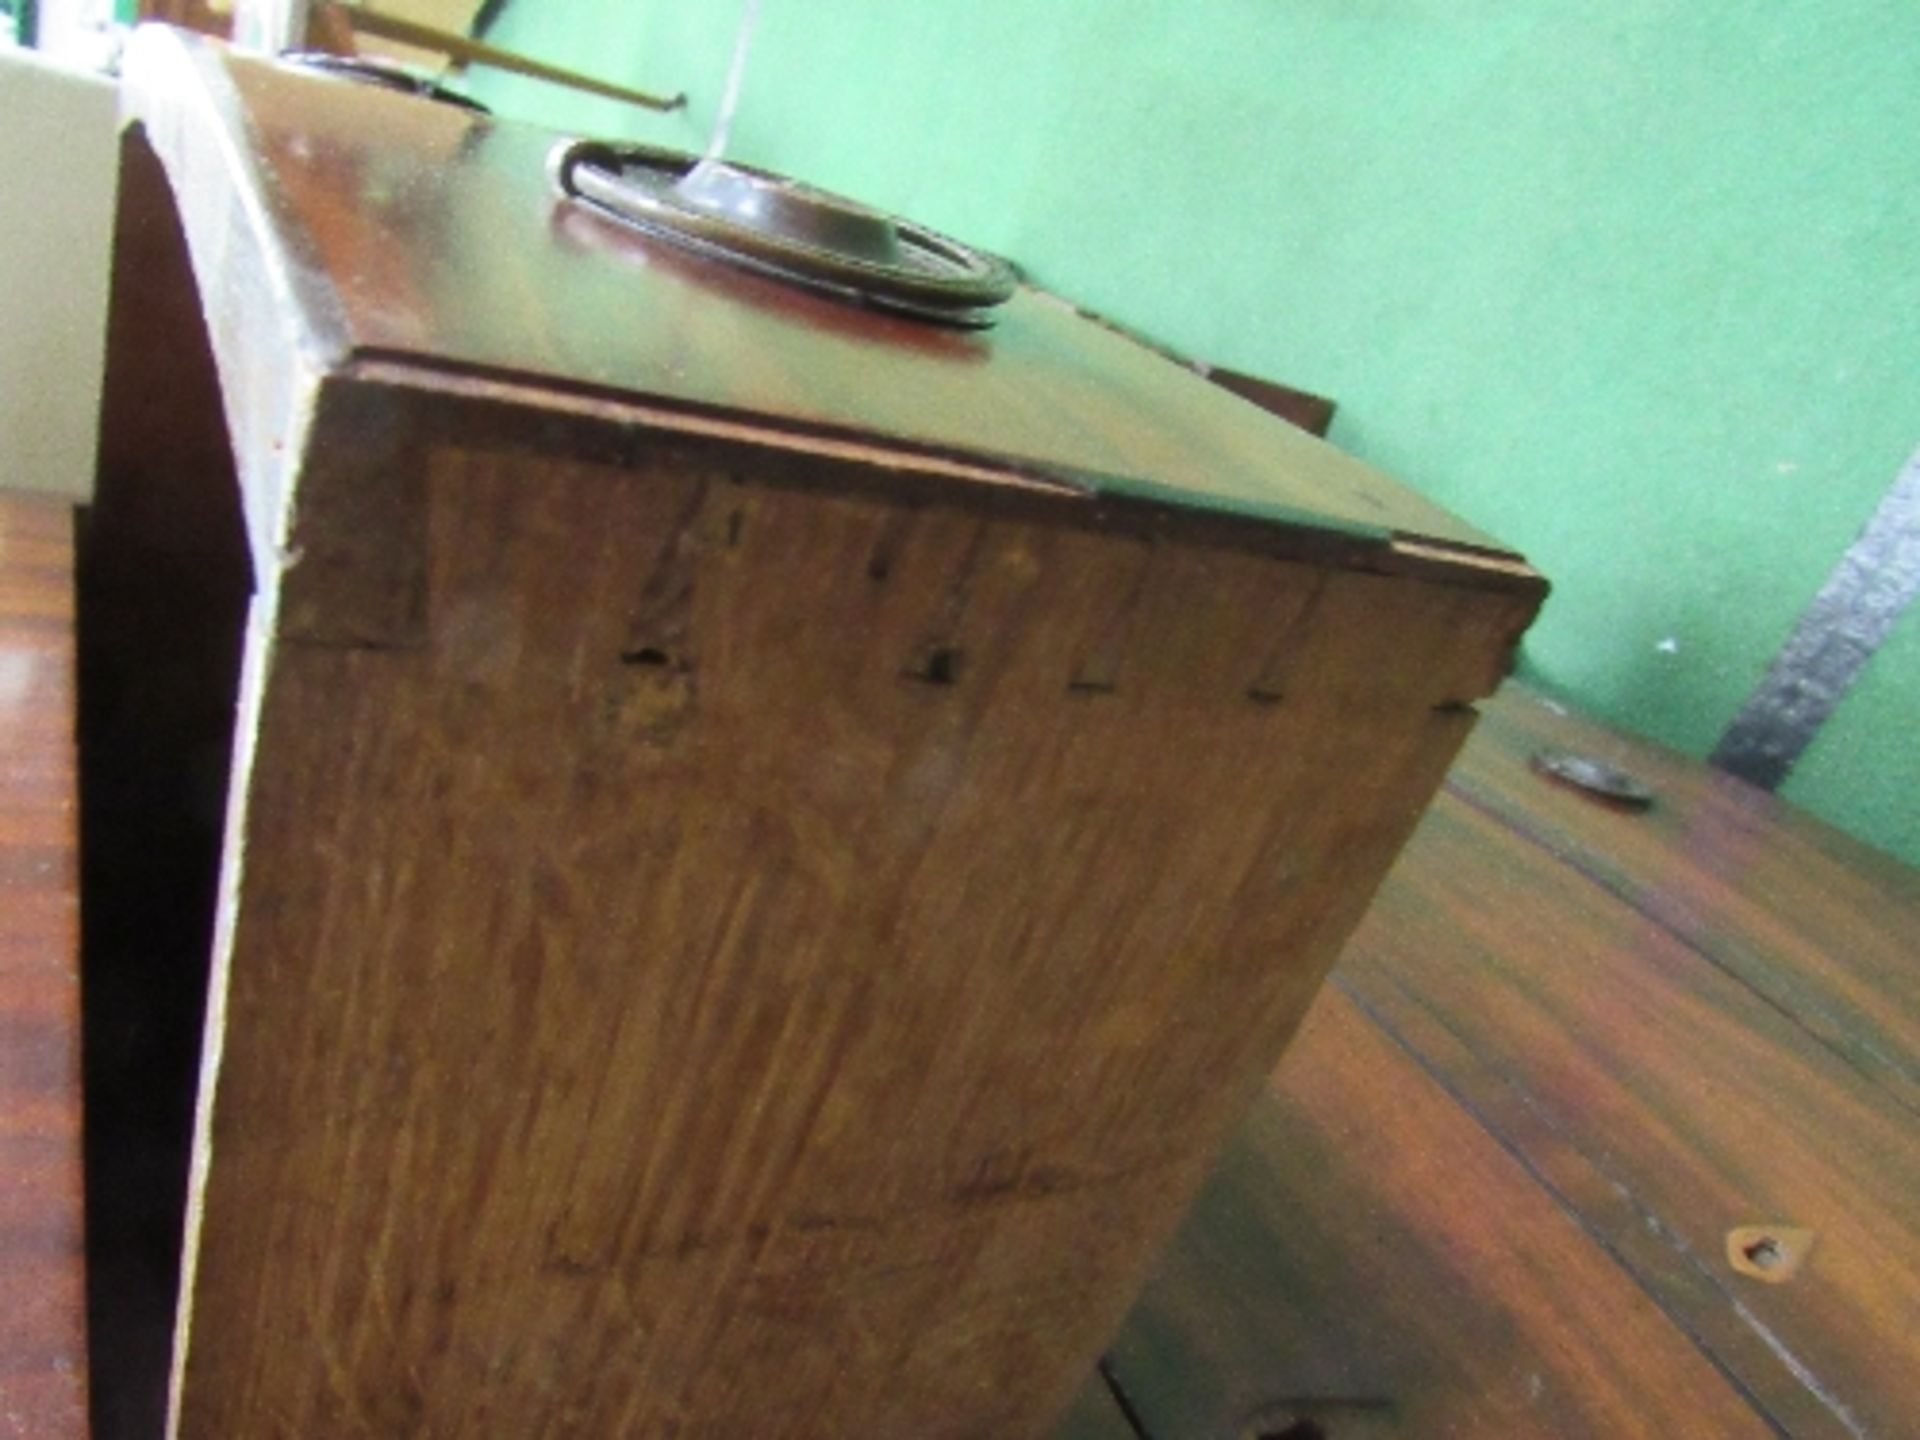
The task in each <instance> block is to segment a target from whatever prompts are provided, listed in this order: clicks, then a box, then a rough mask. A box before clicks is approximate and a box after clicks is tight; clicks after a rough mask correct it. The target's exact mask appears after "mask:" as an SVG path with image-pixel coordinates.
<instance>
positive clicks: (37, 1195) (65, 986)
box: [0, 493, 87, 1440]
mask: <svg viewBox="0 0 1920 1440" xmlns="http://www.w3.org/2000/svg"><path fill="white" fill-rule="evenodd" d="M72 513H73V512H72V510H71V508H70V507H69V506H68V505H67V504H65V503H64V502H61V501H57V500H52V499H45V498H41V497H29V496H25V495H13V494H5V493H0V737H4V738H3V740H0V1435H7V1436H23V1437H33V1440H43V1437H44V1440H74V1437H80V1436H83V1435H85V1434H86V1431H87V1413H86V1403H87V1355H86V1324H85V1293H84V1281H83V1274H84V1271H83V1267H82V1264H81V1249H82V1240H83V1232H82V1206H81V1169H80V1156H81V1106H80V967H79V959H80V951H79V913H80V907H79V875H78V868H77V859H76V853H77V852H76V835H75V816H76V784H75V774H74V745H73V706H74V698H73V696H74V667H73V623H74V620H73V528H72V526H73V518H72Z"/></svg>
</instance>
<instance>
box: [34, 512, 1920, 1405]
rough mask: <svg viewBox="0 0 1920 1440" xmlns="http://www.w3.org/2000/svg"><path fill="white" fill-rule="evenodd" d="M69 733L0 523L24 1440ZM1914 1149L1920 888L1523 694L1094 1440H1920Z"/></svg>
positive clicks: (1833, 837) (50, 1323)
mask: <svg viewBox="0 0 1920 1440" xmlns="http://www.w3.org/2000/svg"><path fill="white" fill-rule="evenodd" d="M72 706H73V692H72V572H71V536H70V518H69V514H68V512H67V511H66V510H65V509H64V508H63V507H61V506H59V505H57V504H54V503H52V502H46V501H38V500H27V499H21V498H18V497H0V708H3V709H4V728H5V733H6V736H7V744H6V746H5V747H4V749H3V750H0V1027H4V1035H3V1036H0V1039H4V1043H0V1276H4V1279H0V1293H4V1298H5V1303H4V1304H0V1436H7V1435H12V1434H19V1435H31V1436H36V1437H40V1436H45V1437H60V1436H77V1435H80V1434H83V1433H84V1429H85V1413H84V1389H85V1373H86V1370H85V1349H84V1333H83V1329H82V1319H81V1275H80V1268H79V1263H78V1257H79V1234H80V1230H79V1225H80V1221H79V1216H80V1199H79V1197H80V1186H79V1091H78V1079H77V1077H78V1070H77V1063H76V1061H77V1048H78V1047H77V1038H76V1037H77V1034H78V1009H77V1004H78V985H77V978H76V975H75V969H74V964H73V956H74V953H75V952H74V946H75V916H76V908H75V899H74V875H75V868H74V820H73V815H74V811H73V788H74V771H73V754H72V741H71V735H72V720H71V717H72ZM1543 746H1551V747H1556V748H1562V749H1572V750H1576V751H1581V752H1584V753H1588V754H1593V755H1597V756H1599V757H1601V758H1604V759H1607V760H1610V761H1613V762H1615V763H1618V764H1622V765H1625V766H1626V767H1627V768H1629V769H1631V770H1632V771H1633V772H1634V773H1635V774H1637V775H1638V776H1639V777H1640V778H1641V779H1642V780H1644V781H1646V782H1648V783H1649V784H1651V785H1652V786H1653V787H1654V788H1655V790H1656V791H1657V793H1658V798H1657V800H1656V802H1655V804H1654V806H1653V808H1652V809H1651V810H1648V811H1646V812H1644V813H1632V812H1628V811H1622V810H1617V809H1613V808H1610V807H1608V806H1606V805H1604V804H1601V803H1599V802H1596V801H1594V800H1591V799H1589V798H1587V797H1585V796H1583V795H1581V794H1579V793H1576V792H1574V791H1573V790H1571V789H1568V788H1566V787H1565V786H1563V785H1561V784H1559V783H1557V782H1553V781H1549V780H1546V779H1544V778H1543V777H1541V776H1540V775H1538V774H1536V773H1535V772H1534V771H1533V770H1532V769H1531V768H1530V766H1529V763H1528V762H1529V757H1530V756H1531V755H1532V754H1533V753H1534V752H1535V751H1536V750H1537V749H1539V748H1541V747H1543ZM1917 1115H1920V875H1916V873H1915V872H1914V871H1912V870H1910V869H1907V868H1905V867H1902V866H1900V865H1898V864H1897V863H1895V862H1893V861H1891V860H1889V859H1887V858H1886V857H1885V856H1883V855H1880V854H1878V853H1877V852H1874V851H1871V850H1868V849H1866V848H1865V847H1863V846H1860V845H1858V844H1856V843H1855V842H1852V841H1850V840H1848V839H1847V838H1846V837H1844V836H1842V835H1840V834H1839V833H1837V832H1835V831H1833V830H1831V829H1830V828H1828V827H1826V826H1823V825H1821V824H1819V823H1818V822H1815V821H1813V820H1811V819H1809V818H1808V817H1806V816H1804V815H1801V814H1798V813H1797V812H1795V811H1793V810H1791V809H1790V808H1788V807H1786V806H1784V805H1782V804H1780V803H1779V802H1777V801H1775V800H1773V799H1772V798H1771V797H1768V796H1765V795H1763V794H1761V793H1760V792H1757V791H1754V790H1752V789H1750V788H1748V787H1747V786H1745V785H1743V784H1741V783H1740V782H1738V781H1734V780H1731V779H1727V778H1725V777H1722V776H1718V775H1716V774H1714V773H1712V772H1710V771H1708V770H1706V769H1705V768H1704V767H1702V766H1700V765H1698V764H1697V763H1695V762H1692V761H1688V760H1684V759H1682V758H1680V757H1678V756H1674V755H1672V754H1670V753H1668V752H1665V751H1662V750H1660V749H1658V748H1657V747H1654V746H1650V745H1647V744H1644V743H1641V742H1637V741H1631V740H1628V739H1625V738H1623V737H1621V736H1619V735H1617V734H1615V733H1613V732H1611V731H1608V730H1605V729H1603V728H1602V727H1599V726H1596V725H1593V724H1591V723H1589V722H1586V721H1583V720H1580V719H1578V718H1576V717H1574V716H1570V715H1566V714H1564V713H1560V712H1557V711H1556V710H1554V709H1552V708H1550V707H1548V706H1546V705H1545V704H1543V703H1542V702H1541V701H1540V700H1539V699H1538V698H1536V697H1535V696H1533V695H1531V694H1530V693H1528V692H1526V691H1525V690H1521V689H1518V688H1517V687H1509V688H1508V689H1507V691H1505V692H1504V693H1503V694H1502V696H1501V697H1500V698H1498V699H1496V700H1495V701H1493V702H1491V703H1490V704H1488V705H1487V706H1486V707H1485V719H1484V720H1483V721H1482V723H1481V725H1480V727H1479V730H1478V732H1477V733H1476V735H1475V737H1474V739H1473V740H1472V741H1471V742H1470V743H1469V745H1468V747H1467V750H1466V752H1465V754H1464V755H1463V757H1462V759H1461V761H1460V763H1459V764H1458V766H1457V767H1456V768H1455V770H1454V772H1453V774H1452V776H1451V778H1450V780H1449V782H1448V786H1447V790H1446V793H1445V794H1444V795H1443V796H1442V798H1441V800H1440V802H1439V803H1438V804H1437V805H1436V806H1435V808H1434V810H1433V811H1432V812H1431V814H1430V815H1429V816H1428V818H1427V819H1426V821H1425V822H1424V823H1423V824H1422V826H1421V828H1420V830H1419V831H1418V833H1417V834H1416V836H1415V838H1414V841H1413V843H1412V844H1411V846H1410V847H1409V848H1408V850H1407V852H1406V853H1405V855H1404V856H1403V858H1402V860H1401V861H1400V863H1399V865H1398V866H1397V867H1396V869H1395V870H1394V871H1393V873H1392V874H1391V875H1390V876H1389V878H1388V880H1387V882H1386V884H1385V886H1384V887H1383V889H1382V891H1381V893H1380V895H1379V897H1378V900H1377V901H1376V903H1375V905H1374V907H1373V909H1372V911H1371V912H1370V914H1369V916H1368V918H1367V920H1366V921H1365V922H1364V923H1363V925H1362V928H1361V930H1360V932H1359V933H1358V935H1357V936H1356V937H1355V939H1354V941H1353V943H1352V945H1351V946H1350V947H1349V949H1348V952H1347V954H1346V957H1345V959H1344V960H1343V961H1342V963H1341V965H1340V967H1339V969H1338V970H1337V971H1336V972H1335V975H1334V979H1333V981H1332V983H1331V984H1330V985H1329V986H1328V988H1327V990H1326V991H1325V992H1324V994H1323V995H1322V998H1321V1000H1320V1002H1319V1003H1318V1005H1317V1006H1316V1008H1315V1009H1314V1011H1313V1012H1312V1014H1311V1015H1310V1017H1309V1019H1308V1021H1307V1023H1306V1026H1305V1028H1304V1029H1303V1031H1302V1033H1301V1034H1300V1036H1299V1038H1298V1039H1297V1040H1296V1042H1295V1043H1294V1046H1293V1048H1292V1049H1291V1050H1290V1051H1289V1053H1288V1056H1287V1058H1286V1060H1285V1061H1284V1062H1283V1063H1282V1065H1281V1067H1280V1069H1279V1070H1278V1072H1277V1073H1276V1074H1275V1076H1274V1077H1273V1081H1272V1085H1271V1087H1270V1091H1269V1094H1268V1095H1267V1096H1266V1097H1265V1098H1264V1100H1263V1101H1262V1102H1261V1104H1260V1105H1259V1106H1258V1108H1257V1109H1256V1111H1255V1113H1254V1114H1253V1115H1252V1116H1251V1117H1250V1118H1249V1120H1248V1123H1247V1125H1246V1126H1245V1128H1244V1129H1243V1131H1242V1132H1241V1135H1240V1137H1239V1138H1238V1140H1237V1141H1236V1142H1235V1143H1234V1145H1233V1146H1232V1148H1231V1149H1230V1150H1229V1152H1228V1154H1227V1155H1226V1157H1225V1158H1224V1160H1223V1163H1222V1164H1221V1166H1220V1168H1219V1170H1218V1172H1217V1174H1216V1177H1215V1179H1214V1180H1213V1182H1212V1184H1211V1185H1210V1186H1209V1188H1208V1189H1207V1190H1206V1192H1205V1193H1204V1195H1203V1196H1202V1199H1201V1201H1200V1203H1199V1205H1198V1207H1197V1208H1196V1210H1195V1211H1194V1213H1193V1215H1192V1217H1191V1218H1190V1220H1189V1221H1188V1223H1187V1225H1186V1226H1185V1228H1184V1229H1183V1230H1182V1232H1181V1234H1180V1236H1179V1238H1178V1239H1177V1241H1176V1242H1175V1244H1174V1245H1173V1247H1172V1248H1171V1250H1170V1251H1169V1252H1168V1254H1167V1256H1166V1258H1165V1261H1164V1263H1163V1264H1162V1266H1161V1268H1160V1270H1159V1273H1158V1274H1157V1276H1156V1277H1155V1279H1154V1280H1153V1281H1152V1283H1151V1284H1150V1285H1149V1287H1148V1289H1147V1291H1146V1293H1145V1294H1144V1296H1143V1297H1142V1299H1141V1302H1140V1304H1139V1305H1138V1307H1137V1308H1136V1309H1135V1311H1134V1313H1133V1315H1132V1317H1131V1319H1130V1320H1129V1322H1128V1324H1127V1325H1126V1327H1125V1329H1124V1330H1123V1332H1122V1334H1121V1335H1120V1336H1119V1338H1118V1339H1117V1341H1116V1343H1115V1345H1114V1346H1113V1348H1112V1350H1111V1352H1110V1354H1109V1356H1108V1359H1107V1361H1106V1364H1105V1366H1104V1373H1103V1375H1101V1376H1096V1377H1095V1378H1094V1379H1093V1381H1092V1382H1091V1383H1090V1384H1089V1386H1088V1388H1087V1390H1086V1391H1085V1392H1084V1393H1083V1395H1082V1396H1081V1401H1080V1404H1079V1405H1078V1407H1077V1408H1076V1410H1075V1411H1074V1413H1073V1414H1072V1416H1071V1417H1069V1421H1068V1423H1067V1424H1066V1426H1065V1428H1063V1430H1062V1431H1061V1432H1060V1433H1061V1435H1062V1437H1070V1440H1127V1437H1129V1436H1134V1437H1138V1436H1146V1437H1151V1440H1213V1437H1221V1440H1243V1437H1288V1440H1311V1437H1313V1436H1316V1435H1318V1436H1326V1437H1336V1440H1344V1437H1349V1436H1351V1437H1365V1436H1376V1435H1406V1436H1419V1437H1432V1436H1498V1437H1525V1436H1542V1437H1546V1436H1553V1437H1560V1436H1585V1435H1591V1436H1596V1437H1598V1436H1607V1437H1618V1436H1633V1435H1644V1436H1649V1437H1653V1436H1659V1437H1670V1436H1677V1435H1687V1436H1718V1435H1729V1436H1747V1435H1752V1436H1767V1435H1782V1434H1785V1435H1794V1436H1837V1437H1862V1436H1908V1435H1914V1434H1920V1401H1917V1400H1916V1394H1920V1387H1917V1386H1916V1385H1915V1384H1914V1382H1913V1377H1914V1376H1915V1375H1920V1145H1916V1143H1915V1142H1916V1137H1920V1121H1917V1119H1916V1117H1917ZM9 1427H11V1428H9Z"/></svg>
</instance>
